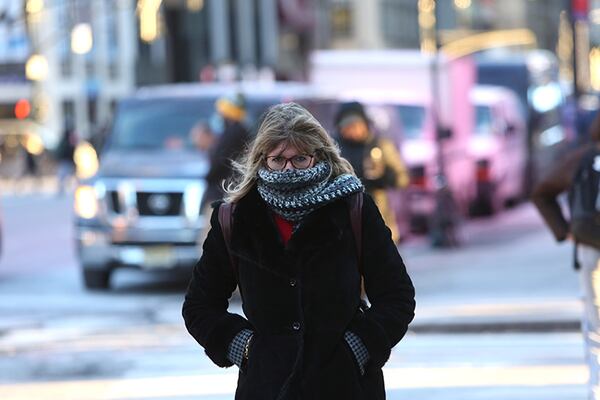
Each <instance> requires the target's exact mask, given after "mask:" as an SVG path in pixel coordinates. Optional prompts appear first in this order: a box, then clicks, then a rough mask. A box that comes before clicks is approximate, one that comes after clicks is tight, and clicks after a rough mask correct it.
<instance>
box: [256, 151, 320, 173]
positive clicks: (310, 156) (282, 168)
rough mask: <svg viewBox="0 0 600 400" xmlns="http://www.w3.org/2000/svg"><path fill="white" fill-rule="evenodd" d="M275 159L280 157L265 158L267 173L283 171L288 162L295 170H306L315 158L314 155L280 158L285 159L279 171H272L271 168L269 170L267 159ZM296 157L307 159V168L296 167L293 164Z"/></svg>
mask: <svg viewBox="0 0 600 400" xmlns="http://www.w3.org/2000/svg"><path fill="white" fill-rule="evenodd" d="M277 157H281V156H269V157H265V166H266V167H267V169H268V170H269V171H283V170H284V169H285V167H287V165H288V162H289V163H291V164H292V166H293V167H294V168H295V169H300V170H302V169H308V168H309V166H310V164H311V163H312V161H313V159H314V158H315V156H314V154H297V155H295V156H293V157H290V158H285V157H281V158H283V159H285V162H284V163H283V166H282V167H281V168H280V169H273V168H271V167H270V166H269V159H273V158H277ZM296 157H308V158H309V160H308V164H307V166H306V167H304V168H300V167H297V166H296V164H294V158H296Z"/></svg>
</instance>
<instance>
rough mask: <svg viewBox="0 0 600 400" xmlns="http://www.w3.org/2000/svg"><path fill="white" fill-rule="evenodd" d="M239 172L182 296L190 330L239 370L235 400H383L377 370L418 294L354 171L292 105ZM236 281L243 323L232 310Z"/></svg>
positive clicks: (267, 119)
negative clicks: (366, 304)
mask: <svg viewBox="0 0 600 400" xmlns="http://www.w3.org/2000/svg"><path fill="white" fill-rule="evenodd" d="M236 169H237V171H238V172H239V177H238V179H237V181H235V182H234V183H232V184H230V185H229V187H228V190H227V195H228V197H227V200H226V201H227V203H229V204H233V205H235V207H234V208H233V211H232V216H231V225H230V226H228V227H226V228H225V229H223V230H222V226H225V224H224V223H223V221H226V219H223V218H224V217H221V220H220V219H219V210H220V209H221V208H222V209H221V211H223V210H225V209H227V208H226V207H227V206H226V205H225V204H223V203H221V204H219V205H218V207H216V208H215V210H214V211H213V214H212V217H211V230H210V232H209V234H208V236H207V238H206V241H205V242H204V247H203V249H204V251H203V255H202V257H201V259H200V261H199V262H198V264H197V265H196V267H195V269H194V272H193V276H192V280H191V282H190V285H189V288H188V291H187V294H186V297H185V302H184V304H183V316H184V319H185V323H186V326H187V329H188V331H189V332H190V334H191V335H192V336H193V337H194V338H195V339H196V340H197V341H198V343H199V344H200V345H201V346H202V347H204V349H205V352H206V354H207V355H208V357H210V359H211V360H212V361H213V362H214V363H215V364H216V365H218V366H220V367H229V366H231V365H233V364H236V365H237V366H238V367H239V369H240V372H239V379H238V387H237V391H236V395H235V398H236V399H238V400H271V399H273V400H275V399H286V400H287V399H295V400H300V399H311V400H312V399H323V400H332V399H364V400H373V399H385V387H384V382H383V374H382V371H381V368H382V367H383V365H384V364H385V363H386V361H387V359H388V358H389V356H390V352H391V349H392V347H393V346H394V345H396V343H398V342H399V341H400V339H401V338H402V337H403V336H404V334H405V333H406V330H407V328H408V324H409V323H410V322H411V320H412V318H413V316H414V308H415V302H414V288H413V285H412V282H411V280H410V278H409V276H408V274H407V272H406V269H405V266H404V263H403V261H402V259H401V257H400V255H399V254H398V250H397V248H396V246H395V245H394V243H393V241H392V239H391V235H390V231H389V229H388V228H387V227H386V226H385V224H384V222H383V219H382V217H381V215H380V213H379V211H378V209H377V207H376V206H375V204H374V202H373V200H372V199H371V198H370V197H369V196H368V195H366V194H363V193H362V192H363V186H362V184H361V183H360V181H359V180H358V179H357V178H356V176H355V175H354V173H353V170H352V167H351V166H350V164H349V163H348V162H347V161H346V160H345V159H343V158H341V157H340V155H339V149H338V147H337V146H336V145H335V143H334V142H333V141H332V139H331V138H330V137H329V135H328V134H327V132H326V131H325V130H324V129H323V127H322V126H321V125H320V124H319V122H318V121H317V120H316V119H315V118H314V117H313V116H312V115H311V114H310V113H309V112H308V111H306V110H305V109H304V108H302V107H301V106H299V105H297V104H294V103H287V104H280V105H277V106H274V107H272V108H271V109H270V110H269V111H267V113H266V114H265V116H264V119H263V121H262V123H261V125H260V127H259V130H258V134H257V136H256V139H255V141H254V143H253V144H252V145H251V147H250V149H249V151H248V153H247V155H246V156H245V159H244V160H243V161H241V162H240V163H236ZM357 198H360V199H361V200H359V201H356V200H354V199H357ZM361 201H362V204H361ZM356 204H359V206H358V207H359V208H358V207H356ZM353 207H354V208H353ZM356 208H358V212H357V211H353V210H356ZM223 214H224V213H222V215H223ZM224 231H225V232H224ZM229 232H230V233H229ZM361 276H362V278H363V279H364V287H365V291H366V294H367V296H368V299H369V301H370V303H371V306H370V308H368V309H367V308H366V307H364V306H362V304H363V302H362V301H361ZM236 286H238V287H239V290H240V294H241V297H242V308H243V311H244V315H245V317H243V316H240V315H237V314H232V313H229V312H228V311H227V307H228V299H229V298H230V296H231V294H232V292H233V291H234V290H235V288H236Z"/></svg>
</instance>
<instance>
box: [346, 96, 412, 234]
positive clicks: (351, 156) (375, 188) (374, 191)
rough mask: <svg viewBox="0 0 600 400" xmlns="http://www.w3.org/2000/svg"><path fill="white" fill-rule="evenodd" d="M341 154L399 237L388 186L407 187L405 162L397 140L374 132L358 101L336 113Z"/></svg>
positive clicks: (347, 104)
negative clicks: (388, 195) (382, 136)
mask: <svg viewBox="0 0 600 400" xmlns="http://www.w3.org/2000/svg"><path fill="white" fill-rule="evenodd" d="M335 126H336V129H337V130H338V134H337V136H338V140H339V143H340V148H341V150H342V156H343V157H345V158H347V159H348V161H350V164H352V167H353V168H354V171H355V172H356V175H357V176H358V178H359V179H360V180H361V181H362V182H363V183H364V185H365V188H366V190H367V193H369V194H370V195H371V196H373V198H374V199H375V203H376V204H377V206H378V207H379V210H380V211H381V214H382V215H383V219H384V221H385V223H386V225H387V226H388V228H390V230H391V231H392V238H393V240H394V242H395V243H398V242H399V241H400V239H401V238H400V231H399V229H398V224H397V222H396V213H395V212H394V210H393V208H392V207H391V206H390V204H389V201H388V197H387V193H386V191H387V190H388V189H396V188H405V187H407V186H408V183H409V176H408V171H407V169H406V166H405V165H404V163H403V162H402V158H401V157H400V153H399V152H398V150H397V149H396V146H395V145H394V143H392V142H391V141H390V140H387V139H385V138H381V137H377V136H375V135H374V134H373V132H372V130H371V127H370V122H369V118H368V117H367V114H366V113H365V110H364V107H363V106H362V104H360V103H358V102H349V103H344V104H342V105H341V106H340V109H339V110H338V112H337V114H336V116H335Z"/></svg>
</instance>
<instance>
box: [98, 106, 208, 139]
mask: <svg viewBox="0 0 600 400" xmlns="http://www.w3.org/2000/svg"><path fill="white" fill-rule="evenodd" d="M214 103H215V99H201V100H199V99H190V100H182V99H172V100H164V99H162V100H140V101H132V102H125V103H123V104H122V105H121V106H120V107H119V110H118V111H117V115H116V118H115V121H114V124H113V127H112V132H111V137H110V140H109V144H108V146H109V147H110V148H111V149H147V150H160V149H181V148H193V147H194V145H193V142H192V137H191V131H192V129H193V128H194V126H196V124H199V123H208V122H209V119H210V117H211V116H212V115H213V112H214Z"/></svg>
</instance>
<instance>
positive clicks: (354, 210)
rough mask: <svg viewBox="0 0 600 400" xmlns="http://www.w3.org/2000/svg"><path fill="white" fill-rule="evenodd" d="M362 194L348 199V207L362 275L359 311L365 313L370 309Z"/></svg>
mask: <svg viewBox="0 0 600 400" xmlns="http://www.w3.org/2000/svg"><path fill="white" fill-rule="evenodd" d="M362 206H363V194H362V192H358V193H354V194H353V195H351V196H350V197H349V199H348V207H349V211H350V223H351V224H352V233H353V234H354V241H355V242H356V257H357V258H358V272H359V274H360V305H359V309H360V310H361V311H362V312H365V311H366V310H368V309H369V303H368V302H367V294H366V291H365V277H364V276H363V267H362Z"/></svg>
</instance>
